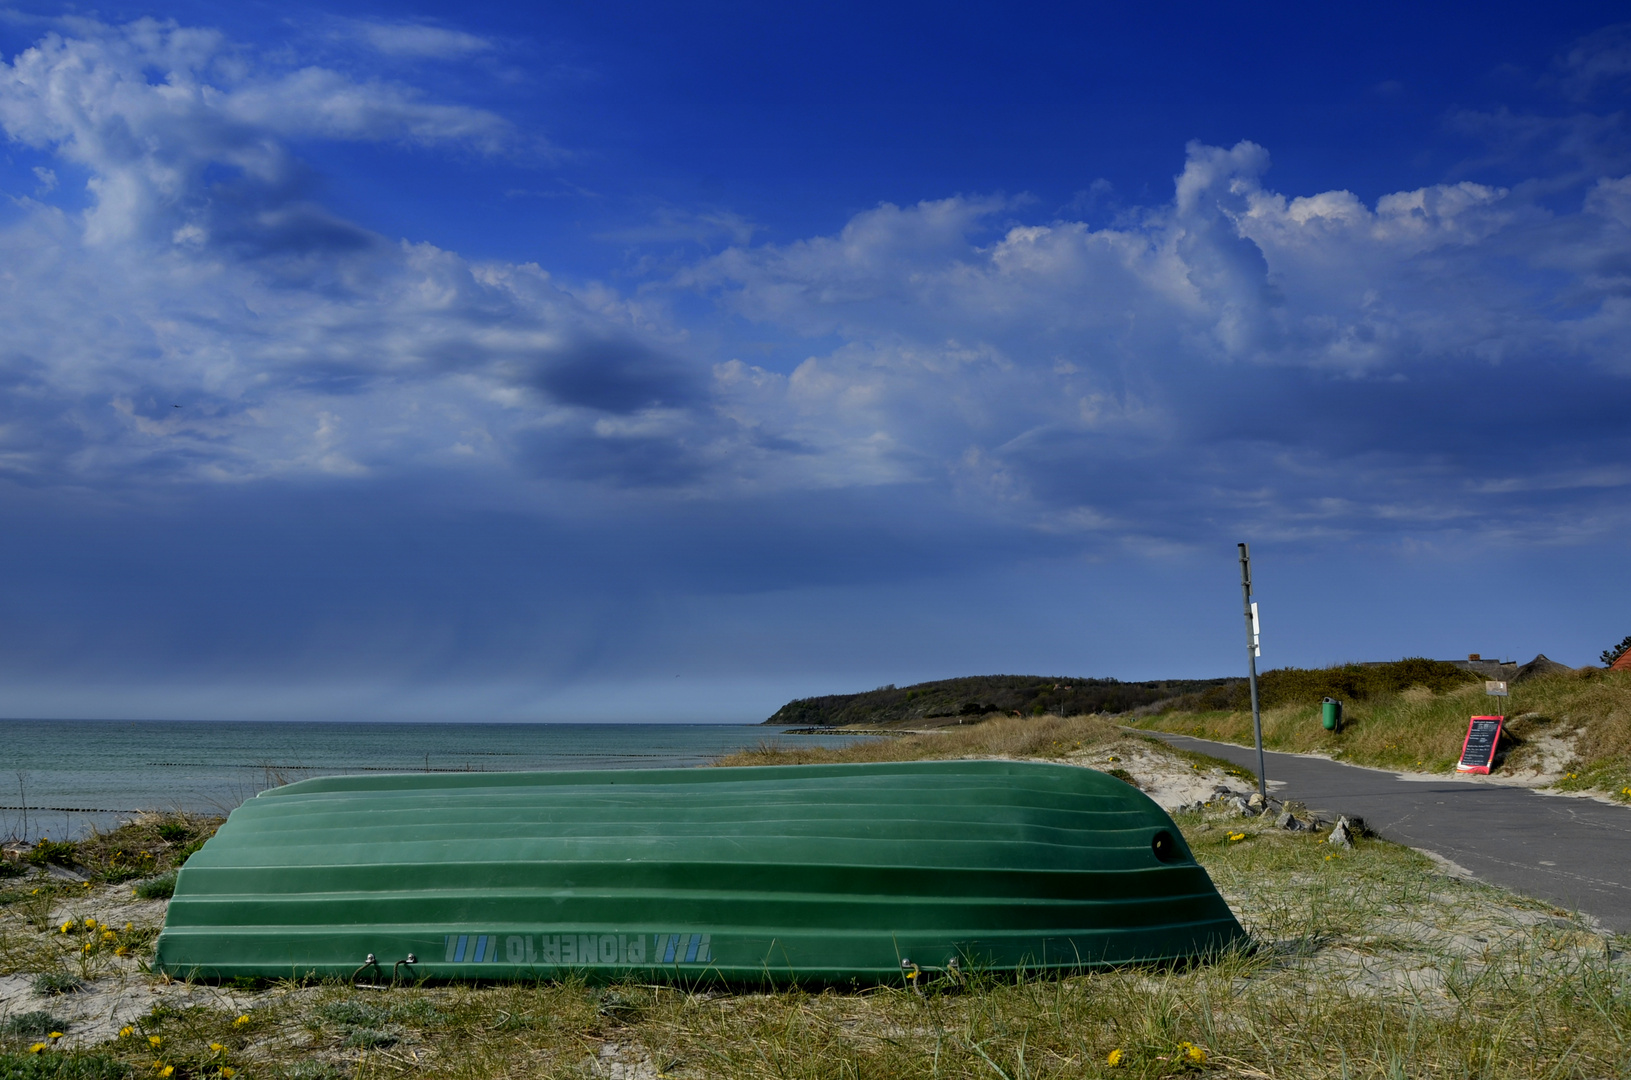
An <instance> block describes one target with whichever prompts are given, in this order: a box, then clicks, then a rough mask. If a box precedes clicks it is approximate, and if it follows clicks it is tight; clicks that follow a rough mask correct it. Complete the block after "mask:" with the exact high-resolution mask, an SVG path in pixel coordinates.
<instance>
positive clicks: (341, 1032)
mask: <svg viewBox="0 0 1631 1080" xmlns="http://www.w3.org/2000/svg"><path fill="white" fill-rule="evenodd" d="M894 741H895V740H891V742H894ZM1176 821H1177V823H1178V825H1179V826H1180V827H1181V828H1182V829H1183V831H1184V834H1185V837H1186V839H1187V841H1188V843H1189V844H1190V846H1191V848H1192V850H1193V851H1194V852H1195V854H1196V857H1197V858H1198V859H1200V860H1201V862H1202V863H1203V864H1204V865H1205V866H1206V868H1207V870H1208V871H1209V873H1210V874H1211V875H1212V877H1213V879H1214V880H1215V881H1216V882H1217V884H1218V886H1219V888H1220V890H1221V891H1222V892H1223V893H1224V895H1225V897H1226V898H1227V899H1228V900H1229V901H1230V904H1231V906H1233V907H1234V909H1235V910H1236V912H1237V913H1238V914H1239V916H1240V918H1241V921H1242V923H1243V924H1244V925H1245V926H1246V927H1247V928H1248V930H1249V931H1250V932H1251V933H1252V935H1253V939H1254V941H1255V943H1256V948H1255V949H1253V950H1248V951H1240V952H1234V953H1229V954H1226V955H1223V956H1219V957H1216V958H1214V959H1213V960H1212V961H1211V962H1208V963H1201V964H1194V965H1189V966H1178V967H1138V966H1134V967H1128V968H1123V969H1118V970H1111V971H1096V972H1090V973H1084V974H1079V975H1074V976H1070V977H1068V978H1059V977H1021V978H1001V979H998V978H985V977H981V976H979V975H975V976H974V977H973V978H972V979H970V980H969V981H967V982H966V983H964V984H961V985H959V984H953V983H949V982H938V983H931V984H930V985H928V986H926V987H925V988H923V992H922V993H919V992H916V991H914V990H913V989H911V988H909V987H908V986H907V985H906V984H905V983H904V982H903V983H902V984H899V985H888V986H880V987H875V988H867V989H864V990H861V991H858V992H843V991H836V990H820V989H809V990H786V991H781V992H776V993H765V992H759V991H755V990H745V989H741V988H727V987H717V986H708V985H702V984H699V985H694V986H677V987H668V986H656V985H649V984H639V983H625V984H620V985H612V986H593V985H588V984H586V983H583V982H581V981H575V980H566V981H561V982H544V983H539V984H509V985H487V986H482V985H459V986H430V985H401V986H398V987H396V988H395V989H391V990H388V991H380V990H364V989H355V988H353V987H352V986H350V985H349V984H347V983H343V982H324V983H309V984H303V983H298V982H285V983H277V984H273V985H270V986H248V985H245V986H231V985H226V986H205V985H197V986H189V985H186V984H183V983H173V982H163V983H155V985H154V986H153V988H152V990H144V991H143V992H142V993H141V994H138V995H130V994H127V995H125V998H126V999H128V1002H129V1003H128V1004H124V1005H118V1004H111V1005H110V1007H111V1008H112V1009H113V1010H114V1011H115V1012H117V1011H118V1009H120V1008H123V1009H125V1012H123V1013H120V1014H119V1015H118V1016H117V1017H116V1018H115V1019H114V1020H112V1021H109V1025H108V1029H107V1030H106V1031H105V1032H95V1031H90V1030H89V1029H90V1028H91V1026H92V1025H93V1024H94V1023H96V1022H97V1021H94V1020H90V1019H76V1017H81V1016H84V1015H85V1014H84V1011H83V1010H76V1009H75V1008H73V1007H71V1006H72V1005H73V999H74V998H75V997H76V996H78V995H77V994H75V993H72V992H70V993H68V994H64V995H61V996H58V997H53V998H50V999H48V1000H49V1001H50V1002H51V1003H52V1004H49V1005H46V1006H39V1005H29V1006H28V1008H27V1009H24V1010H19V1014H17V1015H16V1019H15V1022H9V1021H8V1022H7V1023H6V1024H5V1025H4V1026H3V1027H0V1076H3V1077H38V1078H63V1077H96V1078H119V1080H146V1078H150V1077H170V1078H172V1080H175V1078H182V1077H186V1078H195V1077H208V1078H215V1077H221V1078H224V1080H233V1078H235V1077H272V1078H287V1080H295V1078H299V1080H319V1078H323V1080H341V1078H351V1077H366V1078H374V1077H397V1076H424V1077H450V1078H451V1077H459V1078H477V1077H482V1078H487V1077H523V1076H524V1077H595V1076H600V1077H624V1078H639V1080H655V1078H657V1077H674V1078H676V1080H686V1078H692V1077H696V1078H702V1077H732V1078H736V1077H742V1078H766V1080H769V1078H776V1080H804V1078H810V1080H814V1078H829V1077H843V1078H866V1077H890V1078H895V1077H905V1078H918V1077H921V1078H925V1080H928V1078H963V1080H975V1078H979V1080H993V1078H999V1077H1006V1078H1009V1080H1018V1078H1020V1077H1025V1078H1027V1080H1056V1078H1058V1080H1062V1078H1066V1077H1070V1078H1078V1077H1139V1078H1150V1080H1153V1078H1156V1077H1194V1078H1197V1080H1199V1078H1201V1077H1206V1076H1236V1077H1286V1078H1296V1077H1309V1078H1321V1080H1324V1078H1331V1080H1336V1078H1338V1077H1353V1078H1359V1077H1365V1078H1378V1080H1381V1078H1385V1077H1396V1076H1412V1077H1430V1078H1445V1080H1449V1078H1457V1080H1460V1078H1465V1077H1469V1076H1477V1077H1481V1078H1489V1080H1502V1078H1513V1080H1516V1078H1528V1077H1535V1076H1555V1077H1592V1076H1610V1075H1619V1073H1620V1071H1621V1070H1622V1069H1623V1065H1624V1062H1625V1060H1626V1055H1627V1051H1628V1049H1631V1048H1628V1046H1627V1037H1628V1033H1631V971H1628V969H1627V963H1626V961H1625V960H1624V959H1623V956H1622V953H1623V950H1624V947H1625V944H1626V943H1625V942H1624V941H1623V940H1618V939H1612V938H1609V937H1606V936H1604V935H1602V934H1601V933H1599V932H1597V931H1596V930H1594V929H1593V928H1592V927H1591V926H1590V925H1589V924H1588V923H1586V922H1584V921H1582V920H1580V919H1578V918H1576V917H1574V916H1572V915H1570V914H1569V913H1568V912H1564V911H1560V910H1557V909H1554V908H1552V907H1550V906H1548V905H1546V904H1543V903H1539V902H1535V901H1529V900H1525V899H1522V898H1519V897H1516V896H1513V895H1512V894H1510V893H1507V892H1504V891H1502V890H1499V889H1496V888H1493V887H1490V886H1485V885H1481V884H1478V883H1476V882H1471V881H1466V880H1463V879H1460V878H1457V877H1455V876H1452V875H1450V874H1448V873H1446V872H1444V871H1443V870H1441V869H1440V868H1438V867H1437V866H1435V865H1434V864H1433V863H1431V862H1430V861H1429V860H1428V859H1426V858H1425V857H1424V856H1421V855H1418V854H1416V853H1415V852H1412V851H1410V850H1408V849H1405V848H1400V847H1396V846H1394V845H1391V844H1387V843H1384V842H1382V841H1378V840H1366V839H1359V840H1357V841H1356V842H1355V846H1354V847H1353V848H1351V849H1340V848H1337V847H1334V846H1333V845H1330V844H1327V843H1325V842H1323V839H1322V838H1321V837H1319V836H1317V835H1310V834H1308V833H1292V832H1287V831H1285V830H1281V829H1275V828H1273V827H1272V823H1271V821H1270V820H1269V819H1267V818H1253V819H1242V818H1240V817H1239V816H1238V815H1228V814H1226V813H1224V812H1222V811H1218V810H1207V811H1204V812H1191V813H1183V814H1179V815H1177V817H1176ZM112 888H113V887H111V886H99V887H98V889H100V890H102V893H101V895H98V896H95V897H80V896H74V895H66V896H64V898H63V899H62V901H61V904H63V905H66V908H72V909H73V910H74V911H75V912H76V913H77V912H79V911H89V910H91V909H92V908H94V907H96V906H97V905H98V904H108V903H110V902H111V901H112V897H111V895H109V894H108V892H107V890H110V889H112ZM63 910H65V907H60V906H59V907H57V908H54V909H53V916H55V915H56V914H60V913H61V912H62V911H63ZM154 910H155V911H156V910H157V909H154ZM11 915H12V912H11V908H10V907H8V908H4V909H0V933H3V934H4V940H5V942H6V946H5V947H4V948H3V949H0V972H3V973H6V974H13V973H22V972H25V971H27V970H28V969H27V967H26V965H28V964H38V963H41V962H42V961H41V960H40V959H39V958H38V957H37V956H36V955H34V954H33V953H32V952H31V950H30V947H29V946H27V945H26V944H25V939H26V940H32V939H36V938H38V937H40V936H41V935H39V934H36V933H35V932H34V931H33V929H32V928H31V927H29V926H27V925H26V924H20V922H19V921H18V920H16V919H15V918H12V917H11ZM51 933H57V931H56V930H55V929H54V928H53V929H52V930H51ZM57 936H58V937H62V936H63V935H61V934H57ZM75 940H76V941H77V940H78V938H75ZM147 947H148V948H150V943H149V945H148V946H147ZM25 958H27V959H25ZM20 965H22V966H20ZM63 970H65V971H67V972H69V973H72V972H73V971H74V968H73V967H72V962H71V961H64V962H63ZM130 977H131V978H134V979H137V980H140V979H142V978H144V977H143V976H140V975H139V974H132V975H131V976H130ZM109 979H110V976H109V975H108V974H107V973H106V972H103V973H101V974H93V976H92V977H91V979H90V980H88V982H87V985H86V987H85V988H84V989H83V990H81V991H79V993H80V994H91V993H94V992H96V989H95V988H96V986H98V985H100V984H102V983H105V982H107V981H108V980H109ZM112 1000H113V999H112V998H111V997H110V999H109V1001H110V1003H111V1002H112ZM41 1013H43V1014H45V1015H44V1016H43V1017H42V1016H41V1015H38V1014H41ZM98 1015H99V1016H100V1015H101V1014H100V1013H99V1014H98ZM113 1024H117V1025H118V1026H117V1027H113V1026H112V1025H113ZM42 1029H43V1030H42ZM53 1033H56V1034H55V1036H53Z"/></svg>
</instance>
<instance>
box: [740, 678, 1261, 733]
mask: <svg viewBox="0 0 1631 1080" xmlns="http://www.w3.org/2000/svg"><path fill="white" fill-rule="evenodd" d="M1232 681H1238V680H1230V679H1167V680H1156V681H1151V682H1121V681H1120V680H1118V679H1072V678H1063V677H1058V676H1043V675H979V676H972V677H969V678H962V679H941V680H939V681H936V682H924V683H916V684H914V685H912V686H904V687H896V686H893V685H890V686H880V687H878V688H877V689H876V690H868V691H865V692H863V693H858V694H827V695H825V696H822V697H809V698H799V699H797V700H795V701H790V702H788V703H787V704H786V705H783V706H782V707H781V708H780V709H778V710H776V713H775V715H774V716H772V717H771V718H770V719H769V720H766V721H765V723H767V724H781V725H787V726H790V727H845V726H849V727H912V726H924V727H938V726H941V725H946V724H956V723H960V722H964V723H966V722H968V721H969V720H971V719H975V718H978V717H981V716H988V715H991V714H1002V715H1019V716H1046V715H1056V716H1081V715H1086V714H1090V713H1122V712H1127V711H1129V710H1131V709H1136V708H1138V707H1139V706H1141V705H1149V704H1152V703H1154V702H1158V701H1163V700H1165V699H1168V698H1172V697H1175V696H1178V695H1182V694H1191V693H1201V692H1205V691H1208V690H1213V689H1217V688H1220V687H1222V686H1224V685H1226V684H1228V683H1230V682H1232Z"/></svg>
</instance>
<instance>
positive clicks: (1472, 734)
mask: <svg viewBox="0 0 1631 1080" xmlns="http://www.w3.org/2000/svg"><path fill="white" fill-rule="evenodd" d="M1505 720H1506V717H1504V716H1475V717H1473V718H1472V721H1471V722H1470V723H1469V724H1468V725H1467V738H1466V741H1465V742H1463V743H1462V744H1461V760H1460V761H1459V762H1458V763H1457V764H1456V767H1455V768H1456V771H1457V772H1475V773H1487V772H1489V770H1490V766H1492V765H1494V764H1495V747H1496V745H1497V744H1498V743H1500V741H1501V724H1502V723H1503V722H1504V721H1505Z"/></svg>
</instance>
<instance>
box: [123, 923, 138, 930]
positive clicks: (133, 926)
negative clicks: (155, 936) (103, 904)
mask: <svg viewBox="0 0 1631 1080" xmlns="http://www.w3.org/2000/svg"><path fill="white" fill-rule="evenodd" d="M134 929H136V924H135V923H125V930H126V932H129V931H131V930H134Z"/></svg>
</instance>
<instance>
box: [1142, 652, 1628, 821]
mask: <svg viewBox="0 0 1631 1080" xmlns="http://www.w3.org/2000/svg"><path fill="white" fill-rule="evenodd" d="M1511 695H1512V696H1511V697H1510V698H1507V699H1504V700H1503V699H1500V698H1491V697H1486V696H1485V694H1484V688H1483V684H1482V683H1471V684H1467V685H1463V686H1456V687H1452V688H1450V689H1447V690H1441V691H1436V692H1435V691H1433V690H1430V689H1428V688H1426V687H1419V686H1418V687H1412V688H1409V689H1406V690H1404V691H1402V692H1400V693H1393V694H1383V695H1380V696H1377V697H1374V698H1370V699H1368V700H1360V701H1349V702H1345V703H1344V709H1343V726H1342V730H1341V731H1340V732H1336V733H1332V732H1328V731H1326V730H1325V729H1324V727H1323V726H1322V725H1321V723H1320V706H1319V702H1318V701H1317V700H1315V701H1308V702H1303V703H1299V704H1286V705H1280V706H1278V707H1274V708H1269V709H1265V710H1263V744H1264V745H1265V746H1267V747H1269V748H1270V749H1274V750H1285V751H1291V752H1294V753H1309V752H1314V753H1324V754H1330V755H1332V756H1334V757H1339V758H1341V759H1342V760H1344V761H1351V762H1354V763H1356V764H1362V765H1373V766H1377V767H1379V768H1388V769H1404V770H1412V771H1421V772H1448V771H1451V770H1453V769H1454V768H1455V763H1456V759H1457V757H1458V755H1459V754H1460V752H1461V742H1462V739H1463V737H1464V736H1465V735H1466V731H1467V720H1468V718H1469V717H1470V716H1473V715H1475V714H1485V713H1502V714H1504V715H1507V716H1509V717H1511V718H1512V719H1511V720H1510V721H1509V723H1508V726H1507V730H1508V735H1509V738H1508V739H1507V740H1504V743H1503V745H1504V746H1505V747H1508V748H1509V749H1507V751H1506V756H1505V759H1504V764H1503V766H1502V768H1503V769H1504V770H1505V771H1507V772H1509V773H1510V772H1515V771H1518V770H1521V769H1524V768H1527V767H1529V766H1532V765H1533V764H1534V763H1535V761H1536V755H1535V750H1536V748H1537V747H1538V745H1539V744H1540V742H1541V741H1542V740H1543V739H1544V738H1545V737H1547V736H1555V737H1557V738H1560V739H1564V740H1572V742H1573V757H1574V759H1575V760H1573V761H1572V762H1570V763H1568V764H1567V767H1566V771H1567V772H1572V773H1575V774H1576V775H1575V776H1574V777H1568V778H1565V779H1563V780H1561V781H1560V782H1559V786H1571V787H1585V788H1599V789H1602V790H1605V791H1609V792H1616V793H1617V792H1619V791H1620V789H1621V788H1623V787H1626V786H1631V672H1619V671H1602V670H1594V669H1588V670H1585V671H1579V672H1574V673H1571V674H1561V675H1548V676H1542V677H1540V678H1535V679H1531V680H1529V681H1527V682H1522V683H1517V684H1514V685H1513V686H1512V687H1511ZM1133 723H1134V725H1135V726H1137V727H1141V728H1148V729H1154V730H1160V731H1171V732H1177V733H1179V734H1185V735H1197V736H1200V737H1202V738H1207V739H1218V740H1221V741H1224V742H1235V743H1240V744H1242V745H1247V744H1250V743H1251V741H1252V720H1251V713H1250V712H1249V711H1247V710H1238V709H1237V710H1229V711H1223V710H1213V711H1206V712H1183V711H1178V710H1171V711H1166V712H1162V713H1158V714H1156V715H1153V716H1144V717H1139V718H1137V719H1135V720H1133ZM1622 797H1625V796H1622Z"/></svg>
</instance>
